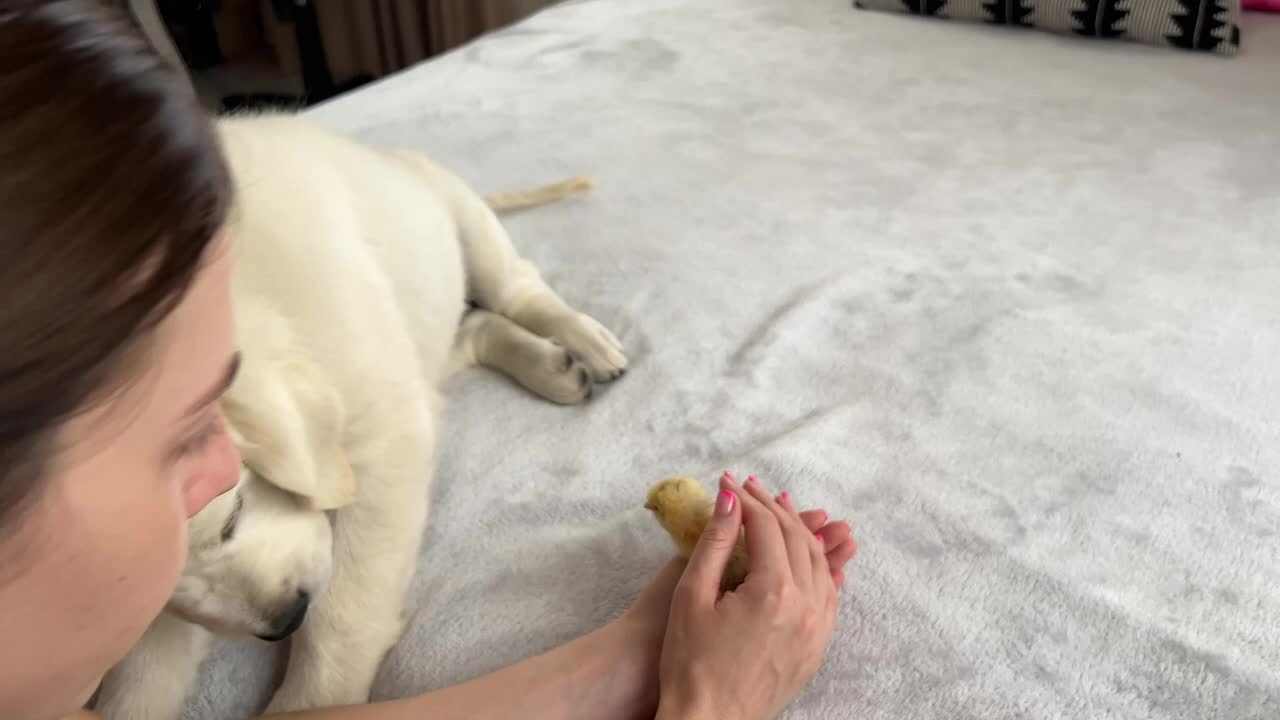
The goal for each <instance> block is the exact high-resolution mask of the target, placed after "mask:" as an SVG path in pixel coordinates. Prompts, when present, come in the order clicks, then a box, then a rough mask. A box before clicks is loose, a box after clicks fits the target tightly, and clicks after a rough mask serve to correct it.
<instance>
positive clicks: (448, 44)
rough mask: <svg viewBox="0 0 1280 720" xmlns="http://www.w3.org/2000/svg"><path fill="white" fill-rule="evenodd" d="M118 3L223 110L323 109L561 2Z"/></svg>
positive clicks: (243, 0) (236, 0) (227, 0)
mask: <svg viewBox="0 0 1280 720" xmlns="http://www.w3.org/2000/svg"><path fill="white" fill-rule="evenodd" d="M114 1H115V2H117V3H119V4H121V5H124V6H125V7H127V8H128V9H129V10H130V11H131V13H132V14H133V16H134V18H135V19H136V20H137V21H138V23H139V24H140V25H141V26H142V28H143V30H144V31H145V32H146V33H147V35H148V37H149V38H150V39H151V42H152V43H153V44H154V45H156V47H157V48H159V49H160V50H161V51H162V52H165V53H166V54H167V55H169V56H170V59H171V60H173V61H174V62H178V63H181V64H182V66H183V67H185V68H186V71H187V72H188V74H189V75H190V76H191V79H192V82H193V83H194V85H195V86H196V89H197V91H198V92H199V93H200V96H201V98H202V99H203V100H204V101H205V102H206V104H208V105H209V106H210V108H211V109H215V110H231V109H238V108H242V107H257V106H288V107H298V106H305V105H309V104H314V103H317V102H321V101H323V100H326V99H328V98H330V97H333V96H335V95H339V94H341V93H343V92H347V91H350V90H352V89H354V88H356V87H359V86H360V85H362V84H364V83H366V82H369V81H370V80H372V79H375V78H378V77H381V76H383V75H386V74H389V73H393V72H395V71H397V70H400V69H402V68H404V67H407V66H408V65H412V64H413V63H416V62H419V61H421V60H424V59H426V58H429V57H432V56H433V55H437V54H439V53H442V52H446V51H448V50H450V49H452V48H455V47H457V46H459V45H462V44H464V43H466V42H468V41H469V40H471V39H473V38H475V37H477V36H479V35H482V34H484V33H487V32H490V31H493V30H496V29H498V28H502V27H505V26H506V25H509V24H511V23H513V22H515V21H516V20H519V19H521V18H523V17H525V16H527V15H529V14H531V13H534V12H537V11H538V10H540V9H542V8H543V7H546V6H547V5H551V4H553V2H555V0H359V1H358V2H353V1H352V0H114Z"/></svg>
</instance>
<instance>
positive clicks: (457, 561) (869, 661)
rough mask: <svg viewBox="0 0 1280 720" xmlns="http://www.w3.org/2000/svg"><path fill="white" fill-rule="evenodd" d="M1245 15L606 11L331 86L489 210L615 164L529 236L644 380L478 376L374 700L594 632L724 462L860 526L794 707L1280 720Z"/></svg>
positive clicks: (1266, 380)
mask: <svg viewBox="0 0 1280 720" xmlns="http://www.w3.org/2000/svg"><path fill="white" fill-rule="evenodd" d="M1243 32H1244V39H1243V47H1244V49H1243V52H1242V54H1241V55H1240V56H1239V57H1238V58H1235V59H1223V58H1218V57H1212V56H1201V55H1192V54H1189V53H1185V52H1179V51H1175V50H1167V49H1157V48H1148V47H1142V46H1135V45H1131V44H1127V43H1114V42H1113V43H1105V42H1098V41H1090V40H1086V39H1073V38H1065V37H1056V36H1051V35H1048V34H1044V33H1029V32H1017V31H1014V30H1007V29H996V28H988V27H983V26H978V25H973V26H969V25H958V24H954V23H941V22H930V21H928V20H923V19H919V18H912V17H907V16H896V15H889V14H883V13H870V12H858V11H855V10H853V9H852V8H851V7H850V6H849V3H848V2H846V0H644V1H643V2H628V1H626V0H595V1H587V2H573V3H569V4H566V5H564V6H561V7H557V8H553V9H552V10H549V11H547V12H545V13H542V14H540V15H538V16H535V17H534V18H532V19H530V20H528V21H526V22H524V23H522V24H520V25H518V26H516V27H514V28H511V29H509V30H507V31H504V32H502V33H499V34H498V35H497V36H494V37H491V38H488V39H485V40H483V41H481V42H478V43H476V44H474V45H471V46H469V47H466V48H464V49H462V50H460V51H458V52H455V53H453V54H451V55H449V56H446V57H443V58H441V59H439V60H436V61H434V62H430V63H428V64H426V65H424V66H422V67H419V68H416V69H413V70H411V71H409V72H407V73H404V74H402V75H400V76H397V77H393V78H390V79H388V80H386V81H384V82H382V83H379V84H378V85H375V86H372V87H370V88H367V89H364V90H362V91H360V92H358V93H356V94H354V95H353V96H350V97H347V98H344V99H340V100H338V101H336V102H333V103H331V104H329V105H326V106H322V107H320V108H317V109H315V110H313V111H311V115H312V116H313V117H314V118H315V119H316V120H317V121H319V122H323V123H325V124H327V125H331V126H334V127H338V128H343V129H346V130H349V131H351V132H353V133H355V134H356V135H358V136H360V137H362V138H366V139H368V140H371V141H376V142H379V143H397V144H404V145H409V146H413V147H417V148H420V149H423V150H426V151H428V152H430V153H431V154H432V155H434V156H435V157H436V158H438V159H440V160H442V161H443V162H445V163H447V164H449V165H451V166H452V167H453V168H455V169H457V170H458V171H459V172H460V173H462V174H463V175H464V176H466V177H467V178H468V179H469V180H471V181H472V182H473V183H474V184H475V185H476V186H477V187H479V188H480V189H482V190H484V191H490V190H500V189H510V188H519V187H523V186H528V185H536V184H540V183H543V182H547V181H551V180H557V179H560V178H562V177H565V176H569V175H577V174H585V175H589V176H592V177H593V178H594V179H595V180H596V182H597V183H598V185H597V189H596V190H595V191H593V192H592V193H591V194H590V195H589V196H586V197H583V198H581V199H575V200H572V201H569V202H565V203H562V204H560V205H556V206H550V207H546V208H541V209H537V210H534V211H530V212H526V213H523V214H520V215H517V216H513V217H511V218H510V219H509V227H510V228H511V229H512V232H513V234H514V237H515V239H516V242H517V244H518V245H519V246H520V247H521V249H522V250H523V251H524V252H525V253H526V254H527V255H528V256H530V257H532V258H534V259H535V260H536V261H537V262H538V263H539V264H540V265H541V267H542V268H543V269H544V270H545V274H546V276H547V277H548V279H549V280H550V281H551V282H552V284H553V285H554V286H555V287H556V288H558V289H559V290H560V291H561V292H562V293H563V294H564V295H565V296H566V297H567V298H569V299H570V301H571V302H573V303H574V304H576V305H578V306H580V307H582V308H584V309H586V310H588V311H589V312H591V313H593V314H595V315H596V316H597V317H599V318H600V319H602V320H603V321H604V322H605V323H606V324H608V325H610V326H611V327H612V328H613V329H614V330H615V331H617V333H618V334H619V335H620V336H621V337H622V338H623V339H624V341H625V343H626V345H627V347H628V349H629V351H630V353H631V357H632V361H633V365H632V371H631V373H630V374H629V375H628V376H627V377H626V378H625V379H624V380H623V381H622V382H621V383H619V384H618V385H616V386H614V387H611V388H609V389H607V390H606V391H605V392H602V393H599V394H598V395H597V398H596V399H595V400H594V401H593V402H592V403H591V404H590V405H589V406H587V407H584V408H562V407H555V406H552V405H548V404H545V403H542V402H539V401H537V400H535V399H533V398H532V397H531V396H529V395H528V394H527V393H525V392H523V391H521V390H520V389H518V388H517V387H516V386H514V385H513V384H511V383H509V382H507V381H506V380H504V379H502V378H500V377H498V376H497V375H494V374H491V373H489V372H486V371H482V370H471V371H468V372H466V373H464V374H463V375H462V376H460V377H459V378H457V380H456V381H454V382H453V383H452V384H451V385H450V388H449V395H450V398H451V404H450V407H449V411H448V426H447V430H446V431H445V435H444V442H443V448H444V449H443V451H442V454H441V456H440V458H439V463H438V471H437V480H436V483H435V486H434V488H433V490H432V500H433V516H432V521H431V526H430V528H429V530H428V532H427V535H426V538H425V542H424V546H423V550H422V562H421V567H420V571H419V575H418V577H417V580H416V584H415V586H414V598H415V599H414V602H415V603H416V616H415V618H414V619H413V621H412V623H411V627H410V629H409V631H408V634H407V635H406V637H405V638H404V640H403V642H401V644H400V645H399V646H398V647H397V648H396V649H395V650H394V651H393V652H392V654H391V655H390V657H389V658H388V661H387V663H386V664H385V667H384V668H383V672H382V674H381V676H380V679H379V681H378V683H377V687H376V695H377V696H378V697H391V696H398V695H403V694H408V693H412V692H417V691H423V690H428V689H431V688H438V687H441V686H444V685H447V684H450V683H454V682H458V681H462V680H465V679H468V678H471V677H474V676H476V675H478V674H481V673H483V672H486V671H489V670H493V669H496V668H498V667H500V666H503V665H505V664H507V663H510V662H512V661H515V660H518V659H520V658H523V657H526V656H529V655H530V654H533V653H536V652H538V651H541V650H544V649H546V648H549V647H551V646H553V645H554V644H556V643H559V642H561V641H564V640H567V639H569V638H571V637H573V636H576V635H578V634H580V633H582V632H585V631H586V630H588V629H590V628H593V627H595V626H597V625H599V624H601V623H603V622H605V621H606V620H607V619H609V618H610V617H612V616H613V615H614V614H616V613H617V612H619V611H620V610H621V609H623V608H624V607H626V605H627V604H628V603H629V602H630V601H631V600H632V599H633V598H634V596H635V594H636V593H637V592H638V591H639V589H640V588H641V586H642V585H643V584H644V583H645V582H646V581H647V580H648V578H649V577H650V575H651V574H652V573H653V572H654V571H655V570H656V569H657V567H658V566H659V565H660V564H661V563H662V562H663V560H664V558H665V557H667V555H668V553H669V545H668V542H667V539H666V537H665V536H664V535H662V534H661V532H660V531H659V530H658V529H657V527H656V525H655V524H654V522H653V521H652V519H651V518H650V517H649V516H648V515H647V513H646V512H645V511H644V510H643V509H642V507H641V504H642V502H643V495H644V491H645V489H646V488H647V487H648V485H649V484H650V483H651V482H653V481H654V480H656V479H659V478H661V477H663V476H666V475H670V474H697V475H699V476H700V477H702V478H704V479H706V480H707V481H708V482H710V481H711V480H712V479H714V477H715V476H716V475H717V474H718V472H719V471H720V470H722V469H724V468H726V467H728V468H733V469H736V470H739V471H744V472H745V471H754V472H756V473H758V474H760V475H761V476H762V477H763V478H764V479H765V480H766V481H767V482H768V483H769V484H770V485H771V486H775V487H779V488H782V489H787V490H789V491H791V493H792V494H793V495H795V496H797V498H798V499H799V500H800V501H801V502H802V503H803V504H806V505H821V506H825V507H827V508H829V509H831V510H832V511H833V513H834V514H836V515H842V516H846V517H848V518H850V519H851V520H852V521H853V523H854V524H855V527H856V533H857V536H858V538H859V539H860V541H861V544H862V552H861V554H860V556H859V557H858V559H857V560H856V561H855V564H854V566H853V567H852V570H851V572H850V582H849V585H848V589H847V592H846V593H845V595H844V600H843V605H842V609H841V613H840V623H839V629H838V635H837V637H836V639H835V640H834V643H833V645H832V647H831V651H830V656H829V661H828V663H827V665H826V667H825V669H824V671H823V672H822V674H821V675H820V676H819V678H818V679H817V681H816V683H815V685H814V686H813V688H812V689H811V690H810V691H809V692H807V693H806V694H805V695H803V696H802V697H801V698H800V700H799V701H798V702H797V703H796V704H795V706H794V708H793V709H792V710H791V711H790V712H789V714H788V715H787V717H788V718H803V719H805V720H817V719H819V718H823V719H827V718H830V719H836V718H839V719H846V718H847V719H849V720H873V719H877V718H883V719H885V720H910V719H913V718H927V719H930V720H935V719H936V720H962V719H966V718H973V719H981V720H996V719H1004V718H1033V719H1039V718H1081V719H1089V720H1092V719H1095V718H1150V719H1152V720H1157V719H1158V720H1171V719H1173V718H1180V719H1181V718H1185V719H1188V720H1192V719H1195V720H1201V719H1210V718H1221V719H1222V720H1247V719H1256V720H1264V719H1268V720H1275V719H1276V718H1280V438H1278V437H1277V435H1278V431H1280V421H1278V418H1280V366H1278V365H1277V358H1280V318H1278V317H1277V313H1278V312H1280V18H1277V17H1269V16H1259V15H1252V16H1246V17H1245V25H1244V27H1243ZM406 210H411V209H406ZM273 652H274V651H273V649H272V648H270V647H268V646H265V645H262V644H259V643H256V642H239V643H228V644H225V645H223V646H221V647H220V648H219V650H218V653H217V655H216V656H215V659H214V660H213V661H211V662H210V663H209V664H208V665H207V667H206V669H205V672H204V677H203V680H202V689H201V691H200V694H199V695H198V696H197V697H195V698H193V700H192V704H191V706H190V708H189V711H188V717H189V718H191V719H193V720H194V719H206V718H207V719H218V718H234V717H243V716H245V715H247V714H248V713H249V712H251V711H252V710H253V709H254V707H255V706H256V704H257V703H259V702H261V701H262V700H263V699H264V698H265V697H266V693H267V690H268V684H269V683H270V680H271V676H272V672H271V667H272V666H271V662H272V659H273Z"/></svg>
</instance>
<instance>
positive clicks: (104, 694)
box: [94, 613, 211, 720]
mask: <svg viewBox="0 0 1280 720" xmlns="http://www.w3.org/2000/svg"><path fill="white" fill-rule="evenodd" d="M210 641H211V638H210V636H209V633H208V632H207V631H206V630H205V629H204V628H201V627H199V626H198V625H192V624H191V623H188V622H184V621H182V620H179V619H178V618H176V617H174V616H172V615H170V614H169V613H164V614H163V615H161V616H160V617H158V618H156V620H155V621H154V622H152V623H151V626H150V627H149V628H147V631H146V632H145V633H143V635H142V639H141V640H139V641H138V644H137V645H135V646H134V648H133V649H132V650H130V651H129V654H128V655H126V656H125V658H124V659H123V660H121V661H120V662H119V663H118V664H117V665H116V666H115V667H113V668H111V671H110V672H108V673H107V674H106V676H105V677H103V678H102V687H101V688H100V689H99V691H98V699H97V702H95V703H94V710H95V711H96V712H98V713H99V714H100V715H102V717H104V718H106V720H177V719H178V718H179V717H181V716H182V708H183V705H184V704H185V703H186V700H187V693H188V692H190V691H191V686H192V685H194V684H195V681H196V675H197V673H198V672H199V670H200V663H201V662H202V661H203V660H204V658H205V655H207V654H208V652H209V645H210Z"/></svg>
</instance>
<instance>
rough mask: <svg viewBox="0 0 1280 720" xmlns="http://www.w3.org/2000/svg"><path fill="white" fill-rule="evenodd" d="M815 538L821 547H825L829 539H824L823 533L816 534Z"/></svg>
mask: <svg viewBox="0 0 1280 720" xmlns="http://www.w3.org/2000/svg"><path fill="white" fill-rule="evenodd" d="M813 536H814V537H816V538H818V544H819V545H825V544H826V543H827V539H826V538H824V537H822V533H814V534H813Z"/></svg>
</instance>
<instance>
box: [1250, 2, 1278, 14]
mask: <svg viewBox="0 0 1280 720" xmlns="http://www.w3.org/2000/svg"><path fill="white" fill-rule="evenodd" d="M1244 9H1245V10H1258V11H1260V12H1273V13H1280V0H1244Z"/></svg>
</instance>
